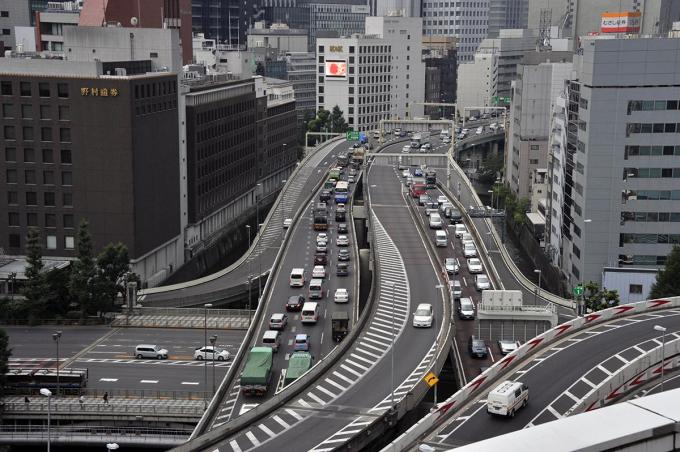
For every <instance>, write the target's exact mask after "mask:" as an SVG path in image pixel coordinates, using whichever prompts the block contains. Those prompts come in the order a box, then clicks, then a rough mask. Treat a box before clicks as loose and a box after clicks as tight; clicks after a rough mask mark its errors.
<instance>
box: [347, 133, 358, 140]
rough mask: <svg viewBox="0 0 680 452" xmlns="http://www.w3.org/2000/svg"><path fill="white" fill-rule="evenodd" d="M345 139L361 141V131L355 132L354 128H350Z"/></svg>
mask: <svg viewBox="0 0 680 452" xmlns="http://www.w3.org/2000/svg"><path fill="white" fill-rule="evenodd" d="M345 139H346V140H347V141H359V132H354V131H352V130H349V131H347V132H345Z"/></svg>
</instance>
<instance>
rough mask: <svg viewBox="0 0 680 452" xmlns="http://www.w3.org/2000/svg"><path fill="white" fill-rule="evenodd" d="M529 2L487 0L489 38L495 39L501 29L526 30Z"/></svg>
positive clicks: (520, 0)
mask: <svg viewBox="0 0 680 452" xmlns="http://www.w3.org/2000/svg"><path fill="white" fill-rule="evenodd" d="M528 16H529V0H489V31H488V33H487V36H488V37H489V38H497V37H498V36H499V34H500V31H501V30H502V29H523V28H527V20H528Z"/></svg>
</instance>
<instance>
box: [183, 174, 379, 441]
mask: <svg viewBox="0 0 680 452" xmlns="http://www.w3.org/2000/svg"><path fill="white" fill-rule="evenodd" d="M363 174H364V172H362V175H363ZM322 184H323V181H322V183H321V185H322ZM317 190H318V188H317V189H316V190H314V191H312V196H313V195H314V194H315V193H316V191H317ZM308 202H309V201H307V202H305V203H304V205H303V207H304V206H306V204H308ZM368 204H369V205H370V200H369V201H368ZM298 217H299V216H296V218H298ZM370 230H371V228H370V227H369V231H370ZM369 237H370V242H371V244H373V237H372V234H371V233H370V232H369ZM355 243H356V242H355ZM374 251H375V250H374V246H373V245H372V246H371V248H370V252H371V256H372V258H371V260H372V261H374V259H375V258H374V257H373V253H374ZM357 265H358V263H357ZM274 279H275V278H270V280H274ZM377 279H378V278H377V277H375V275H374V276H373V277H372V278H371V289H370V291H369V295H368V299H367V303H366V307H365V308H364V310H363V312H362V313H361V315H360V316H359V320H358V321H357V323H356V324H355V326H354V328H353V329H352V330H351V331H350V332H349V334H348V335H347V336H346V337H345V338H344V339H343V340H342V342H340V343H339V344H338V345H337V346H336V347H335V348H334V349H333V350H332V351H331V352H330V353H329V354H328V355H326V356H325V357H324V358H323V359H321V360H320V361H318V362H317V364H316V365H314V367H313V368H312V369H310V371H308V372H307V373H305V374H304V375H302V376H301V377H300V378H298V379H297V380H295V381H294V382H293V383H291V384H290V385H288V386H287V387H286V389H285V390H284V391H281V392H279V393H278V394H275V395H274V396H273V397H271V398H270V399H269V400H267V401H266V402H264V403H262V404H260V405H258V406H256V407H255V408H253V409H251V410H249V411H247V412H246V413H244V414H242V415H240V416H238V417H236V418H235V419H233V420H231V421H229V422H228V423H226V424H224V425H223V426H220V427H217V428H215V429H213V430H210V431H207V432H206V431H205V430H206V422H207V421H205V419H206V416H204V417H203V419H201V422H202V423H203V424H204V425H203V428H202V430H199V427H197V428H196V430H195V431H194V433H193V434H192V437H191V440H190V442H188V443H186V444H183V445H181V446H179V447H177V448H176V449H173V450H174V451H175V452H183V451H187V452H189V451H194V450H205V449H207V448H208V447H211V446H213V445H214V444H216V443H218V442H220V441H221V440H223V439H224V438H228V437H230V436H232V435H234V434H236V433H237V432H239V431H241V430H242V429H243V428H246V427H249V426H252V425H254V424H255V423H256V422H257V421H258V420H260V419H262V418H264V417H265V416H267V415H269V414H271V413H272V412H274V411H275V410H277V409H279V408H281V407H283V406H284V405H286V404H287V403H289V402H290V401H291V400H293V399H294V398H295V397H297V396H298V395H299V394H300V393H302V392H303V391H305V390H306V389H307V387H309V386H310V385H312V384H313V383H314V382H315V381H316V380H318V379H319V378H320V377H321V376H323V375H324V374H325V373H326V372H327V371H328V370H329V369H330V368H331V367H332V366H333V365H334V364H335V363H337V362H338V360H339V359H341V358H342V357H343V356H344V354H345V353H346V352H347V351H348V350H349V349H350V348H351V347H352V345H353V344H354V341H355V340H356V338H357V337H358V336H359V334H360V333H361V331H362V330H363V327H364V325H365V324H366V322H367V321H368V319H369V318H370V315H371V312H372V310H373V302H374V298H375V295H374V294H375V293H376V290H377V287H376V285H377ZM268 282H269V281H268ZM266 289H267V287H265V290H266ZM265 293H267V292H265ZM247 343H248V342H244V344H247ZM242 348H243V346H242ZM246 349H247V347H246ZM239 351H240V350H239ZM239 367H240V365H237V364H236V363H234V365H232V367H231V369H230V372H231V371H232V370H233V371H234V374H235V373H236V372H237V371H236V370H234V369H238V368H239ZM226 381H227V379H226V378H225V380H224V381H223V382H222V385H220V390H221V389H222V386H223V385H225V382H226ZM229 386H230V384H229V385H227V389H228V387H229ZM227 389H225V390H224V391H225V392H226V390H227ZM218 394H219V390H218ZM216 400H218V398H217V397H215V398H213V400H212V401H211V406H209V407H208V411H210V410H211V409H212V410H213V412H215V411H216V408H217V407H219V403H218V404H217V407H215V408H213V407H212V405H213V404H215V402H216Z"/></svg>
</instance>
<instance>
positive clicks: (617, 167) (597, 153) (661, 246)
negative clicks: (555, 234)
mask: <svg viewBox="0 0 680 452" xmlns="http://www.w3.org/2000/svg"><path fill="white" fill-rule="evenodd" d="M582 45H583V47H582V49H583V50H582V55H576V56H575V57H574V76H573V77H572V78H571V79H570V81H569V84H568V91H567V93H566V96H565V97H566V99H568V102H569V103H568V105H567V111H568V114H569V116H568V118H567V121H568V122H567V157H566V158H567V159H569V158H573V161H574V165H573V171H572V172H571V175H569V174H567V178H566V180H565V187H564V191H565V192H566V191H567V187H570V188H571V206H570V210H569V211H568V212H565V213H566V215H564V216H566V217H568V218H570V220H571V221H570V224H569V226H570V227H569V234H568V235H567V236H565V237H564V239H563V241H562V244H561V256H562V259H561V264H562V270H563V272H564V273H565V275H566V276H567V279H568V281H569V282H570V284H571V285H575V284H577V283H578V282H582V281H585V282H587V281H589V280H593V281H596V282H601V281H603V279H606V275H607V274H608V273H610V272H614V271H615V272H617V278H616V279H617V281H619V282H618V284H624V285H625V287H623V288H622V290H625V291H626V292H631V293H637V292H642V291H643V290H644V288H643V284H642V282H641V280H640V279H639V278H641V276H640V275H639V273H638V272H636V271H635V270H633V269H637V268H643V269H644V268H646V269H657V268H660V267H662V266H663V265H664V262H665V259H666V256H667V254H668V253H669V252H670V251H671V248H672V246H673V245H674V244H678V243H680V228H679V227H678V226H676V225H677V224H678V222H680V182H678V181H679V180H680V169H678V167H679V166H680V165H678V159H679V157H678V156H680V146H678V140H677V131H678V127H679V126H678V123H680V113H679V112H680V110H678V109H679V108H680V107H679V105H680V100H679V99H680V87H678V85H680V83H679V82H680V62H678V59H677V58H676V55H677V54H678V52H680V39H677V38H670V39H669V38H653V39H601V38H598V37H591V38H583V39H582ZM569 176H571V179H569ZM552 192H553V193H554V192H559V187H553V188H552ZM564 216H563V217H564ZM563 223H566V222H564V219H563ZM551 241H552V239H551ZM611 269H613V270H611ZM626 270H630V271H628V272H627V271H626ZM626 274H627V275H628V279H627V280H625V278H623V276H622V275H626ZM608 288H609V289H617V287H609V286H608ZM619 288H620V287H619Z"/></svg>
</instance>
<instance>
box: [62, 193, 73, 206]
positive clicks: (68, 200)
mask: <svg viewBox="0 0 680 452" xmlns="http://www.w3.org/2000/svg"><path fill="white" fill-rule="evenodd" d="M61 203H62V205H63V206H64V207H73V193H62V195H61Z"/></svg>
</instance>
